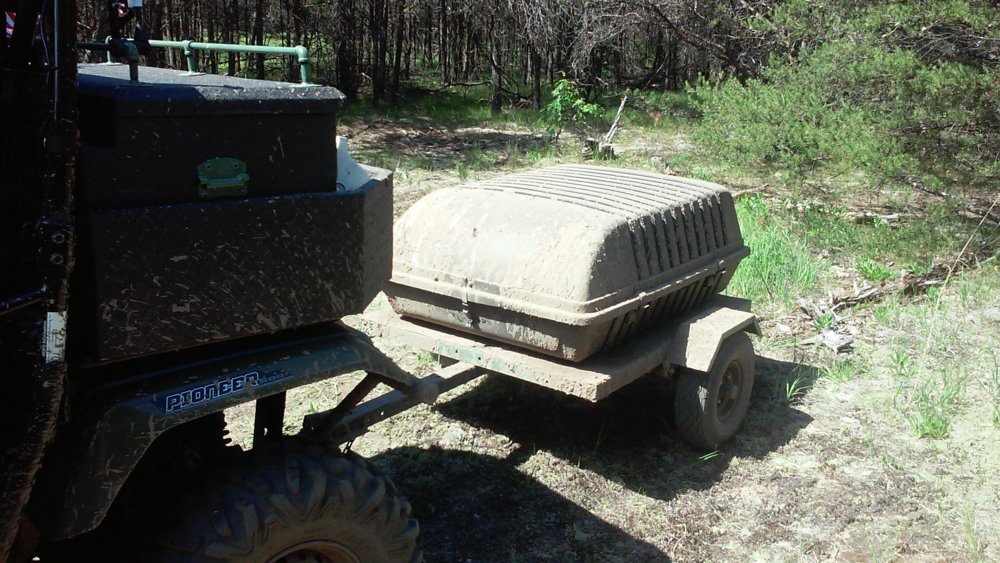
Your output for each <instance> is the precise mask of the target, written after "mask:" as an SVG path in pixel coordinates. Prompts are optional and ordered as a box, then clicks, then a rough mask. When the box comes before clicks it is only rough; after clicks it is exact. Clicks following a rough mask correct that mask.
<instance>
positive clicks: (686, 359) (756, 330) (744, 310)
mask: <svg viewBox="0 0 1000 563" xmlns="http://www.w3.org/2000/svg"><path fill="white" fill-rule="evenodd" d="M741 330H742V331H746V332H749V333H752V334H756V335H760V324H759V323H758V322H757V316H756V315H754V314H753V313H751V312H750V302H749V301H745V300H742V299H734V298H730V299H727V300H726V303H725V304H719V305H716V306H712V307H708V308H706V309H704V310H702V311H699V312H698V313H696V314H694V315H692V316H691V317H688V318H687V319H685V320H684V321H682V322H681V324H680V325H678V327H677V332H676V334H675V337H674V339H673V342H672V343H671V345H670V349H669V350H668V351H667V359H666V363H667V364H669V365H673V366H678V367H684V368H687V369H691V370H695V371H699V372H702V373H708V371H709V370H710V369H712V364H713V363H714V362H715V357H716V355H717V354H718V353H719V347H720V346H721V345H722V342H723V341H724V340H725V339H726V338H729V337H730V336H732V335H734V334H736V333H737V332H739V331H741Z"/></svg>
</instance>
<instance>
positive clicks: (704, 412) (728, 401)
mask: <svg viewBox="0 0 1000 563" xmlns="http://www.w3.org/2000/svg"><path fill="white" fill-rule="evenodd" d="M754 359H755V358H754V353H753V344H751V343H750V337H749V336H747V334H746V333H745V332H738V333H736V334H734V335H732V336H730V337H729V338H727V339H726V340H725V341H723V343H722V346H720V347H719V353H718V355H716V357H715V362H714V363H713V364H712V368H711V370H710V371H709V372H708V373H699V372H696V371H692V370H688V369H685V370H682V371H681V373H680V377H679V381H678V382H677V393H676V395H675V396H674V420H675V421H676V423H677V433H678V434H680V436H681V439H683V440H684V441H685V442H687V443H688V444H689V445H691V446H693V447H695V448H698V449H701V450H714V449H716V448H718V447H719V446H720V445H722V444H723V443H724V442H726V441H727V440H729V439H730V438H732V437H733V434H735V433H736V431H737V430H738V429H739V427H740V424H742V423H743V417H744V415H745V414H746V412H747V406H748V405H749V404H750V392H751V391H752V390H753V379H754Z"/></svg>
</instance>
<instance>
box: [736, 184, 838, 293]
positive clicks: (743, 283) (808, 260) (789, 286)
mask: <svg viewBox="0 0 1000 563" xmlns="http://www.w3.org/2000/svg"><path fill="white" fill-rule="evenodd" d="M736 212H737V215H738V217H739V220H740V227H741V229H742V231H743V239H744V241H745V242H746V245H747V246H749V247H750V250H751V253H750V256H749V257H747V258H746V259H744V260H743V262H742V263H741V264H740V267H739V268H738V269H737V270H736V275H735V276H734V277H733V280H732V282H731V283H730V285H729V291H730V292H732V293H733V294H735V295H738V296H740V297H745V298H747V299H751V300H753V301H759V302H773V303H777V304H790V303H792V302H793V300H794V298H795V297H797V296H801V295H803V294H807V293H809V292H811V291H813V290H814V289H815V288H816V286H817V282H818V279H819V274H820V271H821V265H820V263H819V262H818V261H817V260H816V259H815V258H814V257H813V256H812V255H811V254H810V253H809V250H808V249H807V248H806V246H805V244H803V242H802V241H801V240H799V239H797V238H794V237H793V236H792V235H791V234H790V233H789V229H788V227H787V224H786V221H787V218H786V217H783V216H782V215H779V214H776V213H775V212H774V211H772V210H771V209H770V208H769V206H768V202H767V201H766V200H765V199H764V198H762V197H758V196H757V195H752V196H750V197H747V198H745V199H743V200H741V201H739V202H738V203H737V207H736Z"/></svg>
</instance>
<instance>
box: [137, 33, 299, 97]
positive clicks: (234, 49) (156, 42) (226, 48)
mask: <svg viewBox="0 0 1000 563" xmlns="http://www.w3.org/2000/svg"><path fill="white" fill-rule="evenodd" d="M149 44H150V45H151V46H153V47H162V48H170V49H183V50H184V57H185V58H186V59H187V67H188V72H197V71H196V70H195V68H196V67H195V58H194V53H195V51H223V52H227V53H253V54H262V55H291V56H295V57H296V58H297V59H298V63H299V74H300V76H301V79H302V86H310V85H311V83H310V82H309V74H310V67H311V65H310V63H309V49H307V48H305V47H303V46H302V45H296V46H295V47H271V46H268V45H234V44H229V43H202V42H199V41H165V40H162V39H150V40H149Z"/></svg>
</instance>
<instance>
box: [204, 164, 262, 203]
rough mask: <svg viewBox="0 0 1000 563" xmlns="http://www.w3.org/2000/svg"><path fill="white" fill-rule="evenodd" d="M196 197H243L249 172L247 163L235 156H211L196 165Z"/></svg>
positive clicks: (248, 180)
mask: <svg viewBox="0 0 1000 563" xmlns="http://www.w3.org/2000/svg"><path fill="white" fill-rule="evenodd" d="M198 181H199V185H198V197H199V198H200V199H215V198H219V197H243V196H246V195H247V184H249V183H250V174H249V173H248V172H247V163H245V162H243V161H242V160H238V159H235V158H213V159H211V160H206V161H205V162H202V163H201V164H199V165H198Z"/></svg>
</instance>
